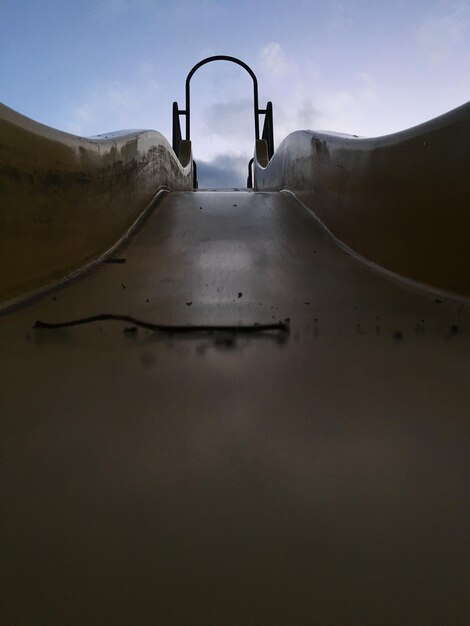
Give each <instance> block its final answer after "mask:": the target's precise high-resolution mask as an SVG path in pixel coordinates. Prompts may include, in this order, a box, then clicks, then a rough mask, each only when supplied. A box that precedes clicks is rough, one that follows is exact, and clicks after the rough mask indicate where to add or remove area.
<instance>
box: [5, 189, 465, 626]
mask: <svg viewBox="0 0 470 626" xmlns="http://www.w3.org/2000/svg"><path fill="white" fill-rule="evenodd" d="M116 255H117V256H118V257H120V258H123V259H125V262H123V263H103V264H102V265H100V266H99V267H98V268H97V269H95V270H93V271H90V272H88V273H87V274H86V275H83V276H82V277H81V278H80V279H78V280H75V281H73V282H71V283H69V284H68V285H65V286H64V287H62V288H61V289H57V290H55V291H54V292H52V293H49V294H47V295H45V296H44V297H43V298H42V299H40V300H37V301H36V302H34V303H32V304H30V305H28V306H25V307H23V308H21V309H19V310H17V311H16V312H14V313H10V314H9V315H5V316H4V317H2V318H0V345H1V357H0V363H1V365H0V412H1V416H2V417H1V433H0V434H1V440H2V442H3V448H4V451H3V452H2V458H1V465H2V470H1V483H2V508H3V511H2V515H1V524H2V528H1V543H2V547H1V552H2V558H1V563H2V564H1V568H2V573H3V578H2V595H3V600H2V604H1V608H0V612H1V619H0V623H2V624H8V625H9V626H15V625H20V624H21V625H25V624H27V625H28V626H40V625H41V626H42V625H47V626H53V625H56V624H57V625H59V624H60V625H61V626H65V625H67V626H72V625H73V626H75V625H77V626H78V625H80V626H85V625H86V626H92V625H100V626H103V625H104V624H106V625H113V626H114V625H126V626H127V625H130V624H132V625H134V626H137V625H155V624H161V625H162V626H167V625H176V624H178V625H187V624H191V625H199V624H200V625H204V626H209V625H214V626H215V625H220V624H223V625H224V626H228V625H233V626H241V625H244V626H248V625H255V624H256V625H261V624H263V625H279V626H281V625H283V626H284V625H287V624H292V625H307V624H308V625H316V624H321V625H325V624H329V625H331V626H346V625H355V626H356V625H359V624H361V625H362V626H364V625H370V626H372V625H374V626H377V625H380V624H383V625H387V626H391V625H395V624H396V625H398V624H399V625H400V626H406V625H413V626H416V625H421V624H422V625H424V624H442V625H444V624H448V625H451V624H452V626H460V625H462V626H463V625H464V624H468V623H469V614H468V613H469V611H468V598H467V597H466V590H467V583H468V577H467V576H466V572H467V565H468V553H466V547H467V546H468V543H467V542H466V533H465V530H466V527H467V523H468V506H467V504H468V499H467V498H466V495H467V494H466V489H465V482H466V470H468V454H467V452H468V450H467V444H468V425H467V424H468V414H469V406H470V384H469V378H470V377H469V371H470V368H469V354H470V350H469V348H470V317H469V305H468V304H463V303H460V302H457V301H455V300H445V299H443V298H437V297H436V296H435V295H433V294H431V293H426V292H419V291H417V290H414V289H412V288H411V287H407V286H404V285H401V284H398V283H395V282H392V281H391V280H390V279H388V278H387V277H385V276H383V275H381V274H380V273H378V272H376V271H374V270H371V269H370V268H368V267H367V266H366V265H364V264H362V263H361V262H359V261H358V260H356V259H355V258H353V257H352V256H350V255H348V254H347V253H346V252H345V251H344V250H342V249H341V248H340V247H339V246H338V244H337V243H336V242H335V241H334V240H333V239H332V238H331V237H330V236H329V235H328V234H327V233H326V232H325V231H324V230H323V229H322V227H321V226H320V225H319V224H318V223H317V222H316V220H315V219H314V218H313V217H312V215H311V214H309V213H308V212H307V211H306V210H305V209H304V208H303V207H302V206H301V205H299V204H298V203H297V201H296V200H295V199H294V198H293V197H292V196H290V195H288V194H283V193H253V192H235V191H234V192H230V191H225V192H213V191H205V192H204V191H198V192H188V193H185V192H175V193H172V194H169V195H167V196H166V197H165V198H164V199H163V200H162V201H161V202H160V203H159V204H158V205H157V206H156V208H155V209H154V211H153V212H152V213H151V215H150V216H149V217H148V219H147V220H146V222H145V223H144V225H143V226H142V228H141V229H140V230H139V232H137V233H136V234H135V235H134V236H133V237H132V239H131V240H130V242H129V243H128V244H127V246H126V247H124V248H123V249H121V250H120V251H119V252H117V253H116ZM101 313H112V314H126V315H131V316H134V317H136V318H139V319H142V320H144V321H149V322H155V323H161V324H191V325H192V324H239V323H241V324H253V323H270V322H273V321H278V320H284V319H285V318H290V333H289V335H288V336H284V335H283V336H281V335H282V333H281V335H280V334H279V333H276V332H274V333H259V334H253V335H241V334H240V335H238V334H222V335H220V334H214V335H210V334H197V333H195V334H189V335H188V334H184V335H176V334H175V335H173V336H168V335H166V334H159V333H152V332H150V331H146V330H144V329H142V328H140V329H137V330H136V329H135V328H133V325H132V324H129V323H122V322H117V321H103V322H96V323H92V324H88V325H82V326H76V327H71V328H67V329H57V330H49V329H33V325H34V323H35V321H36V320H38V319H39V320H42V321H46V322H61V321H67V320H71V319H75V318H79V317H86V316H92V315H97V314H101Z"/></svg>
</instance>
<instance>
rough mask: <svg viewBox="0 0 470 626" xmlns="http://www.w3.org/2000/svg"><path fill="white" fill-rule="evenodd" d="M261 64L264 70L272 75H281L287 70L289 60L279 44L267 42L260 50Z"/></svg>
mask: <svg viewBox="0 0 470 626" xmlns="http://www.w3.org/2000/svg"><path fill="white" fill-rule="evenodd" d="M260 60H261V65H262V67H263V69H264V70H266V71H267V72H269V73H270V74H273V75H274V76H281V75H283V74H286V73H287V72H288V71H289V62H288V60H287V57H286V54H285V52H284V50H283V49H282V47H281V45H280V44H278V43H276V42H271V43H268V44H267V45H266V46H264V48H262V50H261V52H260Z"/></svg>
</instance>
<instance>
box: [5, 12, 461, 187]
mask: <svg viewBox="0 0 470 626" xmlns="http://www.w3.org/2000/svg"><path fill="white" fill-rule="evenodd" d="M214 54H226V55H232V56H236V57H239V58H241V59H242V60H244V61H245V62H246V63H248V64H249V65H250V66H251V67H252V68H253V70H254V71H255V72H256V74H257V76H258V79H259V87H260V104H261V105H262V106H264V104H265V102H266V101H267V100H268V99H269V100H272V102H273V106H274V129H275V139H276V143H279V141H280V140H282V139H283V138H284V137H285V136H286V135H287V134H288V133H289V132H291V131H293V130H297V129H314V130H315V129H316V130H333V131H338V132H349V133H353V134H358V135H368V136H371V135H382V134H387V133H390V132H394V131H397V130H401V129H403V128H408V127H410V126H413V125H415V124H418V123H420V122H422V121H425V120H427V119H431V118H432V117H435V116H437V115H439V114H441V113H444V112H446V111H448V110H450V109H452V108H454V107H456V106H459V105H460V104H463V103H464V102H467V101H469V100H470V0H460V1H459V0H458V1H450V0H406V1H405V0H374V1H373V0H348V1H346V0H344V1H339V0H289V2H287V1H286V0H282V1H281V0H272V1H271V2H267V1H265V0H257V1H247V0H239V1H236V2H235V1H228V0H198V1H191V0H74V1H70V0H60V1H58V0H55V1H52V0H0V87H1V94H2V95H1V100H2V102H4V103H5V104H6V105H8V106H10V107H12V108H14V109H16V110H18V111H20V112H21V113H24V114H25V115H28V116H29V117H32V118H33V119H36V120H38V121H40V122H43V123H45V124H48V125H50V126H54V127H56V128H60V129H62V130H67V131H69V132H72V133H76V134H81V135H93V134H98V133H103V132H107V131H112V130H119V129H124V128H153V129H155V130H158V131H160V132H161V133H162V134H163V135H165V137H167V139H169V140H170V139H171V105H172V102H173V101H174V100H177V101H178V102H179V104H180V106H183V105H184V81H185V78H186V75H187V73H188V71H189V70H190V69H191V67H192V66H193V65H194V64H195V63H197V62H198V61H199V60H201V59H202V58H204V57H206V56H210V55H214ZM191 85H192V90H191V95H192V139H193V152H194V154H195V157H196V158H197V159H198V160H199V161H200V162H201V163H207V164H209V165H208V166H207V168H206V170H205V171H206V172H207V177H206V178H207V180H206V183H207V184H208V185H210V184H216V183H217V181H218V180H220V179H222V178H223V179H224V180H226V181H227V184H234V185H235V184H238V185H239V184H242V181H243V179H244V178H245V177H246V175H245V169H246V163H247V160H248V159H249V158H250V156H251V153H252V151H253V120H252V113H251V107H252V100H251V98H252V86H251V82H250V78H249V76H248V75H247V74H245V73H244V71H243V70H242V69H241V68H239V67H237V66H235V65H232V64H229V63H223V62H219V63H214V64H212V65H209V66H205V67H204V68H201V70H199V72H197V73H196V74H195V76H194V78H193V81H192V83H191ZM221 155H223V159H221V158H220V156H221ZM203 169H204V168H203ZM211 177H212V178H211Z"/></svg>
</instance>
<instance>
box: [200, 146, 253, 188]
mask: <svg viewBox="0 0 470 626" xmlns="http://www.w3.org/2000/svg"><path fill="white" fill-rule="evenodd" d="M196 161H197V176H198V181H199V187H200V188H218V189H223V188H231V187H242V188H244V187H246V179H247V176H248V159H247V158H246V157H243V156H239V155H235V154H232V155H227V154H222V155H219V156H217V157H215V158H214V159H212V160H211V161H203V160H199V159H196Z"/></svg>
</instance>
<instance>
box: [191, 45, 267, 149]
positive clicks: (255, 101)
mask: <svg viewBox="0 0 470 626" xmlns="http://www.w3.org/2000/svg"><path fill="white" fill-rule="evenodd" d="M212 61H230V62H231V63H235V64H236V65H240V66H241V67H243V68H244V69H245V70H246V71H247V72H248V74H249V75H250V76H251V78H252V79H253V112H254V121H255V140H258V139H259V114H260V110H259V108H258V79H257V78H256V74H255V73H254V72H253V70H252V69H251V67H250V66H249V65H247V64H246V63H244V62H243V61H241V60H240V59H237V58H236V57H231V56H225V55H217V56H212V57H207V59H203V60H202V61H199V63H196V65H195V66H194V67H193V68H192V69H191V71H190V72H189V74H188V75H187V77H186V86H185V96H186V111H185V115H186V139H188V140H189V139H190V138H191V121H190V117H191V115H190V112H191V93H190V82H191V78H192V77H193V75H194V73H195V72H196V71H197V70H198V69H199V68H200V67H202V66H203V65H206V64H207V63H211V62H212Z"/></svg>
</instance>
